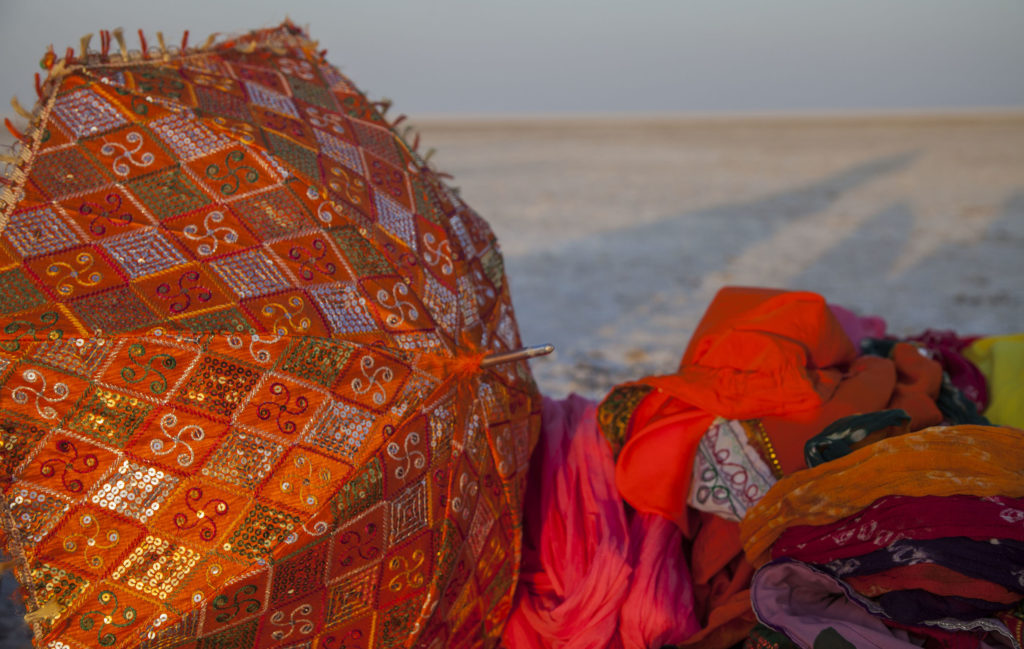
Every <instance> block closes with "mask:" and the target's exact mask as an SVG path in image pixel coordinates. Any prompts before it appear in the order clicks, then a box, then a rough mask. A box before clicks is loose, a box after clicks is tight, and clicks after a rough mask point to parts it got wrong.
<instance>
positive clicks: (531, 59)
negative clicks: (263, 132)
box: [0, 0, 1024, 116]
mask: <svg viewBox="0 0 1024 649" xmlns="http://www.w3.org/2000/svg"><path fill="white" fill-rule="evenodd" d="M286 13H287V14H289V15H290V16H291V17H292V18H293V19H294V20H295V21H296V22H297V23H300V24H308V25H310V27H311V32H312V35H313V37H314V38H317V39H319V40H320V41H321V43H322V44H323V46H324V47H326V48H328V50H329V58H330V59H331V61H332V62H333V63H335V64H336V65H338V66H340V67H341V68H342V69H343V70H344V71H345V72H346V73H347V74H349V75H350V76H351V77H352V78H353V79H354V80H355V82H356V83H357V84H358V85H360V86H361V87H362V88H363V89H364V90H367V91H368V92H369V93H370V94H371V95H372V96H374V97H380V96H388V97H391V98H392V99H394V100H395V101H396V107H397V109H398V110H399V111H401V112H405V113H409V114H410V115H413V116H415V115H417V114H426V113H551V112H593V111H601V112H608V111H612V112H623V111H642V112H663V111H697V112H709V111H743V112H747V111H754V112H762V111H799V112H813V111H819V110H841V111H853V110H861V109H869V110H888V109H964V108H975V107H1017V108H1024V2H1022V1H1021V0H889V1H885V0H845V1H839V0H773V1H768V0H764V1H753V0H746V1H744V0H633V1H631V2H627V1H624V0H576V1H573V0H515V1H502V2H497V1H486V0H475V1H471V0H390V1H389V0H362V1H361V2H358V3H355V2H344V1H332V0H320V1H303V0H294V1H292V2H281V1H271V0H248V1H247V2H223V1H216V0H207V1H205V2H202V1H197V0H178V1H175V0H164V1H162V2H159V3H153V2H141V1H135V2H129V1H125V0H74V1H71V0H0V55H2V57H3V65H2V66H0V95H11V94H15V93H17V94H18V95H19V96H21V97H22V99H23V101H22V103H23V104H30V103H31V95H32V90H31V87H32V86H31V79H32V73H33V72H35V71H36V70H38V65H37V61H38V60H39V58H40V56H41V55H42V53H43V52H44V51H45V46H46V45H47V44H48V43H50V42H53V43H54V44H55V45H56V46H57V48H58V51H63V49H64V48H65V47H67V46H69V45H70V46H74V47H76V48H77V47H78V39H79V37H80V36H82V35H83V34H85V33H87V32H96V31H98V30H99V29H102V28H113V27H116V26H118V25H120V26H123V27H125V30H126V32H127V33H129V34H131V43H132V45H133V46H134V47H137V38H136V37H135V35H134V34H135V30H137V29H138V28H139V27H142V28H144V29H145V30H146V32H147V35H148V36H149V39H150V41H151V42H155V32H156V31H157V30H162V31H163V32H164V33H165V34H166V35H167V36H168V39H169V40H171V41H175V42H177V41H178V40H179V39H180V36H181V32H182V30H183V29H186V28H187V29H189V30H191V34H192V37H191V39H192V42H196V41H202V40H203V39H204V38H205V36H206V35H207V34H208V33H210V32H212V31H223V32H237V31H240V30H245V29H248V28H250V27H254V26H262V25H271V24H275V23H277V22H279V21H280V20H281V18H283V16H284V15H285V14H286ZM97 41H98V39H97ZM2 106H3V109H0V110H5V111H6V101H4V102H3V104H2ZM6 112H9V111H6Z"/></svg>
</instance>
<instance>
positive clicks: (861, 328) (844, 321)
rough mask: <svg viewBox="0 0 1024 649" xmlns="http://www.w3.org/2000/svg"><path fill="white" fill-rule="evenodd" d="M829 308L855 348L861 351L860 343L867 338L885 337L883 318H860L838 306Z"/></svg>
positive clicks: (831, 305)
mask: <svg viewBox="0 0 1024 649" xmlns="http://www.w3.org/2000/svg"><path fill="white" fill-rule="evenodd" d="M828 308H829V311H831V312H832V315H834V316H835V318H836V320H838V321H839V326H841V327H842V328H843V331H844V332H846V335H847V337H848V338H849V339H850V341H851V342H852V343H853V346H854V347H857V348H858V349H859V348H860V341H862V340H864V339H865V338H884V337H885V320H883V319H882V318H880V317H878V316H876V315H871V316H859V315H857V314H856V313H854V312H853V311H850V310H849V309H847V308H846V307H842V306H839V305H838V304H829V305H828Z"/></svg>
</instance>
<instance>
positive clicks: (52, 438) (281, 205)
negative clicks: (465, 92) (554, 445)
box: [0, 24, 540, 649]
mask: <svg viewBox="0 0 1024 649" xmlns="http://www.w3.org/2000/svg"><path fill="white" fill-rule="evenodd" d="M101 40H102V39H101ZM38 111H39V112H38V113H37V114H38V116H39V119H38V127H37V128H38V129H39V130H38V131H37V134H38V135H39V137H37V138H34V139H32V141H31V143H30V144H28V145H27V146H28V147H29V149H30V151H29V153H30V155H27V156H26V160H25V163H24V164H23V165H22V166H21V173H20V174H16V175H15V176H12V180H11V183H12V189H11V190H10V191H6V192H5V193H4V194H3V196H5V197H6V198H5V199H4V201H3V202H2V203H0V293H2V295H3V300H2V301H0V443H2V451H0V452H2V457H3V463H2V466H0V470H2V471H3V477H4V481H3V482H2V483H0V484H2V485H3V487H2V489H0V530H2V534H0V540H2V541H3V542H4V543H5V544H6V552H7V554H9V555H11V556H15V557H17V558H19V565H18V568H17V573H18V577H19V579H20V580H21V582H22V584H23V585H24V587H25V590H26V592H27V600H28V602H29V605H30V607H31V608H32V609H40V607H42V608H41V609H40V613H39V617H38V621H37V622H36V623H35V628H34V630H35V632H36V642H37V644H39V645H40V646H62V647H67V648H69V649H83V648H87V647H95V646H106V647H136V646H139V647H141V646H146V647H157V646H167V647H170V646H186V647H237V648H242V649H246V648H249V647H278V646H279V647H300V646H302V647H307V646H322V647H341V646H351V643H352V641H354V640H359V642H360V646H362V647H366V648H369V647H393V646H407V645H412V644H414V643H422V644H423V645H424V646H430V645H432V644H448V645H453V646H454V645H459V646H488V647H490V646H496V644H497V642H498V639H499V638H500V633H501V624H502V620H503V619H504V617H505V615H506V613H507V611H508V610H509V608H510V606H511V603H512V595H513V590H514V585H515V575H516V573H517V571H518V564H519V557H520V539H519V535H518V530H519V525H520V520H521V512H520V500H521V496H522V493H521V490H522V485H523V484H524V480H523V477H524V475H525V471H526V459H527V457H528V450H529V448H531V447H532V444H533V443H534V441H535V438H536V434H537V428H538V423H539V407H540V401H539V396H538V394H537V392H536V388H535V386H534V385H533V383H532V380H530V378H529V370H528V368H526V367H525V366H523V367H520V368H508V367H506V368H499V369H498V370H487V371H483V370H480V371H477V372H476V373H475V374H468V373H467V374H464V375H459V376H453V375H452V372H451V369H450V368H452V367H454V365H453V364H452V363H453V360H455V359H459V357H476V355H477V354H478V353H480V352H485V351H486V352H490V351H494V352H498V351H505V350H507V349H509V348H512V347H516V346H518V345H519V338H518V331H517V330H516V326H515V321H514V319H513V317H512V311H511V306H510V300H509V294H508V288H507V286H506V284H505V282H504V279H503V276H502V270H501V260H500V255H499V254H498V252H497V250H496V248H495V244H494V237H493V235H492V233H491V232H490V230H489V228H488V227H487V225H486V223H484V221H483V220H482V219H480V218H479V217H477V216H476V215H475V213H473V212H472V210H471V209H470V208H469V207H468V206H466V205H465V204H464V203H462V201H461V200H460V199H459V198H458V196H457V195H456V194H455V193H454V192H452V191H451V190H449V189H448V188H447V187H445V185H444V184H443V183H442V182H441V181H440V179H439V178H438V175H437V174H435V173H434V172H433V170H431V169H430V168H429V167H428V166H427V165H426V163H425V162H424V161H423V159H422V158H420V156H419V155H418V154H417V153H416V152H415V151H414V150H413V149H412V148H411V147H410V146H409V143H407V142H406V141H405V140H404V139H403V138H402V137H401V136H400V135H398V134H397V132H396V130H395V129H394V128H393V127H392V124H391V123H390V122H389V121H388V120H387V119H386V118H385V116H384V115H383V114H381V112H380V110H379V109H378V106H377V105H376V104H374V103H372V102H370V101H369V100H368V99H367V98H366V97H365V96H364V95H363V94H362V93H361V92H360V91H359V90H358V89H357V88H356V86H355V85H354V84H353V83H352V82H351V81H350V80H348V79H347V78H346V77H345V76H344V75H342V74H341V73H340V72H339V71H338V70H337V69H335V68H333V67H332V66H330V64H328V63H327V61H326V60H325V59H324V57H323V54H322V53H319V52H317V49H316V47H315V44H314V43H313V42H311V41H310V40H309V39H308V38H307V37H306V35H305V34H304V33H303V32H302V31H301V30H299V29H297V28H295V27H294V26H293V25H291V24H285V25H282V26H281V27H279V28H276V29H269V30H263V31H258V32H253V33H250V34H247V35H244V36H240V37H237V38H233V39H230V40H228V41H225V42H223V43H220V44H215V45H213V46H212V47H210V48H208V49H195V48H189V49H186V50H185V51H184V52H178V51H172V52H170V53H168V54H167V56H163V55H158V53H157V52H155V51H154V50H149V51H148V53H147V54H129V55H127V56H124V57H122V56H121V55H120V54H119V53H117V51H116V50H115V51H113V52H111V51H104V52H100V53H97V52H92V53H90V54H89V55H88V56H87V57H86V58H84V59H79V60H71V61H69V62H67V63H66V64H64V65H63V66H55V67H53V71H52V73H51V75H50V77H49V78H48V79H47V80H46V82H45V83H44V84H43V100H42V102H41V104H40V107H39V109H38ZM12 197H16V200H13V199H12ZM484 342H486V344H487V345H488V346H489V348H487V349H483V348H482V346H483V344H484ZM510 431H516V432H515V433H514V435H513V436H518V437H516V439H514V440H512V443H509V437H510ZM499 436H501V439H500V440H499ZM524 449H525V450H524ZM485 485H489V486H488V487H487V488H486V489H485V487H484V486H485ZM485 492H486V493H485Z"/></svg>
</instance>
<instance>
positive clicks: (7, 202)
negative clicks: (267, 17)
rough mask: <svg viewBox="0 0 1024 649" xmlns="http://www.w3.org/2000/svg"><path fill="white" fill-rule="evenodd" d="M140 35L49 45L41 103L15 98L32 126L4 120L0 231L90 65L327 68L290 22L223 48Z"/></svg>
mask: <svg viewBox="0 0 1024 649" xmlns="http://www.w3.org/2000/svg"><path fill="white" fill-rule="evenodd" d="M138 34H139V46H140V49H138V50H129V49H128V44H127V42H126V40H125V36H124V30H123V29H122V28H120V27H118V28H117V29H114V30H102V31H100V32H99V40H100V48H99V50H98V51H97V50H94V49H91V48H90V44H91V43H92V37H93V34H86V35H85V36H83V37H82V38H81V39H80V40H79V51H78V53H77V55H76V53H75V50H74V48H71V47H69V48H67V50H66V51H65V53H64V56H62V57H61V56H58V55H57V54H56V52H55V51H54V49H53V46H50V47H49V48H48V49H47V51H46V54H44V55H43V58H42V60H41V61H40V65H41V67H42V68H43V70H45V71H46V78H45V79H43V78H41V76H40V74H39V73H36V75H35V89H36V95H37V97H38V100H37V101H36V103H35V105H34V106H33V108H32V110H31V111H29V110H26V109H25V108H24V107H23V106H22V104H21V103H20V102H19V101H18V99H17V97H14V98H12V99H11V107H12V109H13V110H14V112H15V114H17V116H18V117H20V118H22V119H24V120H26V121H27V122H28V127H27V128H24V129H22V128H19V127H18V126H16V125H15V124H14V123H13V122H12V121H11V120H10V119H5V120H4V125H5V126H6V128H7V130H8V131H10V133H11V135H13V136H14V138H15V140H17V142H16V143H15V144H14V145H13V146H11V147H9V148H7V149H8V150H3V148H0V232H2V231H3V229H4V228H5V227H6V225H7V222H8V220H9V219H10V215H11V212H12V211H13V210H14V206H15V205H17V204H18V202H19V201H21V200H22V199H23V198H24V196H25V192H24V189H23V188H24V184H25V181H26V179H27V178H28V172H29V169H30V167H31V165H32V161H33V160H34V159H35V154H36V153H37V152H38V151H39V147H40V144H41V142H42V138H43V134H44V131H45V129H44V128H43V125H44V124H45V123H46V122H47V120H48V119H49V115H50V112H51V111H52V110H53V103H54V101H55V99H56V94H57V89H58V88H59V87H60V83H61V80H62V79H63V78H64V77H65V76H67V75H69V74H73V73H76V72H80V71H82V70H83V69H84V68H85V67H86V66H90V65H105V66H117V67H119V66H131V65H138V64H140V63H142V62H145V61H153V60H163V61H165V62H166V61H170V60H172V59H174V58H186V57H191V56H202V55H205V54H207V53H208V52H211V51H214V50H221V49H222V48H226V47H228V48H230V47H233V48H235V49H237V50H238V51H240V52H243V53H247V54H251V53H254V52H256V51H257V50H258V49H261V48H262V49H266V50H269V51H271V52H273V53H275V54H285V53H287V52H288V51H289V49H290V48H301V49H302V50H303V51H304V52H306V54H307V55H308V56H311V57H314V58H316V59H317V60H318V61H319V63H320V64H326V63H327V61H326V56H327V50H325V49H318V48H319V42H318V41H313V40H310V39H309V37H308V35H307V32H306V30H304V29H301V28H299V27H297V26H296V25H295V24H294V23H292V22H291V20H288V19H286V20H285V22H284V23H282V24H281V26H280V27H279V28H277V29H271V30H259V31H254V32H250V33H248V34H244V35H241V36H235V37H228V38H227V39H226V40H224V41H222V42H219V43H218V38H219V37H220V35H219V34H217V33H213V34H210V36H209V37H208V38H207V39H206V41H204V42H203V44H202V45H200V46H199V47H189V44H188V40H189V32H188V31H187V30H186V31H185V32H184V33H183V34H182V38H181V44H180V45H174V44H168V43H167V42H166V41H165V39H164V35H163V33H162V32H156V40H157V44H158V46H159V47H158V48H152V47H150V44H149V42H148V41H147V40H146V35H145V33H144V32H143V31H142V30H139V33H138ZM115 42H116V43H117V50H116V51H115V52H113V53H112V52H111V45H112V44H113V43H115ZM369 103H370V105H372V106H374V107H375V108H376V109H377V113H378V115H377V116H378V117H379V118H380V120H381V121H382V122H384V123H386V124H388V125H389V126H390V127H391V128H392V129H393V130H394V132H395V134H396V135H397V137H398V140H399V142H400V143H401V145H402V146H403V148H404V149H405V151H406V153H407V154H408V155H409V157H410V159H411V160H412V161H413V162H412V164H415V165H416V166H417V167H419V168H420V169H424V170H426V169H429V170H430V171H432V172H434V173H435V174H437V175H438V176H439V177H442V178H451V176H450V175H448V174H442V173H439V172H437V170H436V169H434V168H433V167H431V166H430V159H431V157H432V156H433V155H434V150H433V149H429V150H428V151H427V152H426V154H425V155H422V156H421V155H420V154H419V144H420V136H419V133H418V132H416V131H415V129H414V128H413V127H411V126H406V127H405V128H404V129H403V130H402V131H401V133H399V132H398V129H397V128H396V127H397V126H398V125H399V124H400V123H401V122H402V121H404V120H405V119H406V116H405V115H399V116H398V117H397V118H396V119H395V120H393V121H390V122H389V121H388V120H387V118H386V114H387V112H388V109H389V108H390V107H391V104H392V102H391V100H390V99H387V98H383V99H381V100H380V101H375V102H369Z"/></svg>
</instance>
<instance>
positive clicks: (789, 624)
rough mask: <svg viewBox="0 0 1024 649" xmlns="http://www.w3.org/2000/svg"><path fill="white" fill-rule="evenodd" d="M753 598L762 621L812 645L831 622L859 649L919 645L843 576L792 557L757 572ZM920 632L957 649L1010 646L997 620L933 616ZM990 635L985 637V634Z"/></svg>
mask: <svg viewBox="0 0 1024 649" xmlns="http://www.w3.org/2000/svg"><path fill="white" fill-rule="evenodd" d="M750 588H751V593H750V600H751V605H752V606H753V608H754V612H755V613H756V614H757V617H758V619H759V620H761V622H762V623H764V624H766V625H767V626H770V627H771V628H773V629H775V630H776V631H780V632H782V633H785V634H786V635H787V636H788V637H789V638H790V639H791V640H792V641H793V642H794V643H795V644H797V645H798V646H800V647H805V648H807V649H811V648H812V647H813V646H814V640H815V638H817V637H818V635H819V634H820V633H821V632H822V631H823V630H824V629H826V628H828V627H832V628H833V629H835V630H836V631H837V632H838V633H839V635H841V636H842V637H843V638H844V639H846V640H848V641H849V642H851V643H852V644H853V645H854V646H855V647H858V649H863V648H868V649H871V648H884V649H910V648H911V647H919V646H920V644H919V642H918V641H911V636H910V635H909V634H908V632H907V630H906V629H910V630H916V629H914V627H913V626H912V625H908V626H907V627H906V629H904V628H898V627H900V626H902V625H900V624H899V623H898V622H893V625H887V624H886V623H885V622H883V619H889V618H888V616H886V614H885V611H883V610H882V609H881V608H880V607H879V605H878V603H877V602H875V601H873V600H870V599H867V598H865V597H863V596H862V595H860V594H858V593H857V592H856V591H854V590H853V589H852V588H850V586H849V585H847V584H846V583H844V582H843V581H841V580H839V579H836V578H835V577H832V576H831V575H828V574H826V573H824V572H821V571H820V570H818V569H817V568H815V567H813V566H810V565H808V564H806V563H801V562H800V561H794V560H792V559H776V560H775V561H773V562H771V563H769V564H767V565H765V566H763V567H762V568H761V569H760V570H758V571H757V573H756V574H755V575H754V578H753V581H752V583H751V586H750ZM918 628H919V629H920V630H921V633H924V634H925V635H927V636H930V637H932V638H934V639H940V638H941V640H940V642H941V646H943V647H955V648H956V649H971V648H974V647H980V648H981V649H994V648H995V647H1010V646H1012V641H1011V640H1010V638H1012V633H1011V632H1010V631H1009V629H1007V628H1006V625H1004V624H1003V623H1002V622H1000V621H999V620H996V619H994V618H978V619H973V620H971V621H970V622H966V623H964V622H959V621H956V620H949V619H944V620H931V621H929V625H928V626H919V627H918ZM986 632H988V633H989V635H988V636H987V637H985V633H986Z"/></svg>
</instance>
